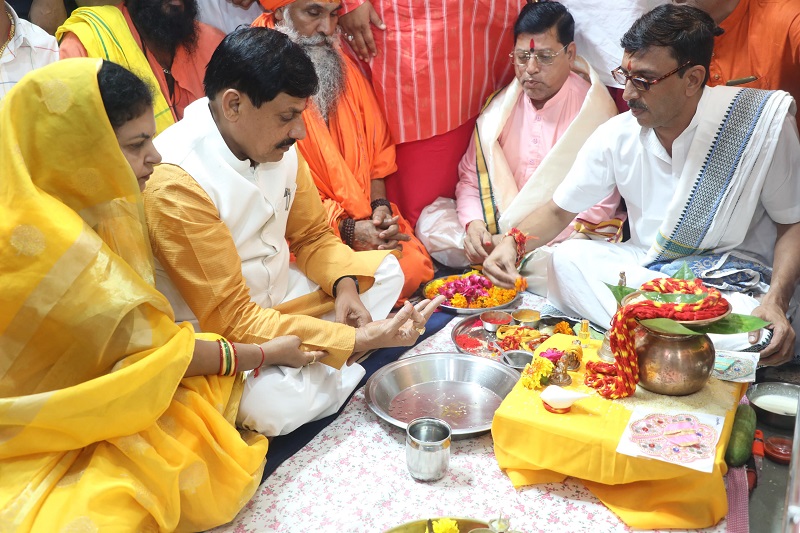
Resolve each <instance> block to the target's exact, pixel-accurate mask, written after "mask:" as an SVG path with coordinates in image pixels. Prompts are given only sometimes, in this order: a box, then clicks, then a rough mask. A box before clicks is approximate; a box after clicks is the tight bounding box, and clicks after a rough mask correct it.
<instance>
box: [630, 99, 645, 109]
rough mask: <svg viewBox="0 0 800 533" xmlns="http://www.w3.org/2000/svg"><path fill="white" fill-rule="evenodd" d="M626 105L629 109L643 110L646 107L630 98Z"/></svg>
mask: <svg viewBox="0 0 800 533" xmlns="http://www.w3.org/2000/svg"><path fill="white" fill-rule="evenodd" d="M628 107H630V108H631V109H641V110H643V111H644V110H646V109H647V106H646V105H644V104H642V103H639V101H638V100H630V101H629V102H628Z"/></svg>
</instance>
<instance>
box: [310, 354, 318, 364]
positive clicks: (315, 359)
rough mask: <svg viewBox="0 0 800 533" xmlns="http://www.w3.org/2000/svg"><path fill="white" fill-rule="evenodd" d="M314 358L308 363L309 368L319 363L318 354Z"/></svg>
mask: <svg viewBox="0 0 800 533" xmlns="http://www.w3.org/2000/svg"><path fill="white" fill-rule="evenodd" d="M312 357H313V359H311V362H310V363H308V366H311V365H313V364H314V363H316V362H317V354H314V355H313V356H312Z"/></svg>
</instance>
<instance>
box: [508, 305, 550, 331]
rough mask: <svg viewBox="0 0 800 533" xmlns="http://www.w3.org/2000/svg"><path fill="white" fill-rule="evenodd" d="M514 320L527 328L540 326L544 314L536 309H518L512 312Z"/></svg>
mask: <svg viewBox="0 0 800 533" xmlns="http://www.w3.org/2000/svg"><path fill="white" fill-rule="evenodd" d="M511 317H512V318H513V319H514V322H516V323H517V324H519V325H520V326H525V327H526V328H534V329H535V328H538V327H539V321H540V320H541V318H542V315H541V313H540V312H539V311H537V310H536V309H517V310H516V311H514V312H513V313H511Z"/></svg>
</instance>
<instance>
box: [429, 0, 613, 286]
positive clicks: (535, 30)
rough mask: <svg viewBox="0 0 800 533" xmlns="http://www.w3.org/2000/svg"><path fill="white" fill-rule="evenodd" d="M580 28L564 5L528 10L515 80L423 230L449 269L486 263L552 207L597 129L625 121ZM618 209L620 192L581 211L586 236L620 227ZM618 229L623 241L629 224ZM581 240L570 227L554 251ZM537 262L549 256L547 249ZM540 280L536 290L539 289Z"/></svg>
mask: <svg viewBox="0 0 800 533" xmlns="http://www.w3.org/2000/svg"><path fill="white" fill-rule="evenodd" d="M572 27H573V22H572V17H571V15H570V13H569V12H568V11H567V10H566V9H565V8H564V7H563V6H562V5H561V4H558V3H556V2H549V3H546V4H545V3H532V4H528V5H526V6H525V7H523V9H522V11H521V13H520V15H519V17H518V18H517V22H516V24H515V26H514V34H515V43H516V44H515V46H514V48H513V52H512V54H511V56H512V62H513V63H514V66H515V73H516V78H515V80H514V81H512V82H511V84H509V85H508V86H507V87H505V88H504V89H502V90H501V91H499V92H498V93H496V94H495V95H493V96H492V97H491V98H490V99H489V102H487V104H486V107H485V108H484V110H483V111H482V112H481V115H480V116H479V117H478V121H477V123H476V126H475V133H474V135H473V137H472V140H471V141H470V145H469V147H468V149H467V151H466V153H465V154H464V157H463V158H462V160H461V163H460V164H459V167H458V172H459V182H458V184H457V186H456V200H455V202H454V201H453V200H450V199H446V198H439V199H437V200H436V202H434V203H433V204H432V205H430V206H428V207H427V208H426V209H424V210H423V212H422V215H421V216H420V219H419V221H418V222H417V227H416V233H417V235H418V236H420V238H421V239H422V242H423V243H424V244H425V245H426V247H427V248H428V251H429V252H430V253H431V255H432V256H433V257H434V258H436V259H437V260H438V261H440V262H441V263H443V264H445V265H447V266H452V267H463V266H466V265H468V264H470V263H473V264H480V263H481V262H482V261H483V259H485V257H486V256H487V255H488V252H490V251H491V249H492V243H491V242H490V241H491V240H492V239H494V240H499V238H500V237H499V234H502V233H503V232H505V231H508V229H510V228H511V227H514V226H518V225H520V223H521V222H522V221H523V219H524V218H525V216H526V215H527V214H528V213H530V210H531V209H532V208H535V207H537V206H539V205H541V204H543V203H545V202H546V201H548V200H549V199H550V198H551V196H552V194H553V191H554V190H555V188H556V187H557V186H558V184H559V183H560V182H561V180H562V179H563V178H564V176H565V175H566V173H567V171H568V170H569V167H570V165H571V163H572V161H573V160H574V159H575V155H576V154H577V152H578V150H579V149H580V147H581V145H582V144H583V143H584V142H585V140H586V139H587V138H588V137H589V135H590V134H591V133H592V131H594V129H595V128H596V127H597V126H598V125H600V124H602V123H603V122H605V121H606V120H608V119H609V118H610V117H612V116H614V115H616V113H617V110H616V107H615V104H614V102H613V100H612V99H611V97H610V96H609V94H608V91H607V90H606V88H605V87H604V86H603V84H602V83H601V82H600V80H599V77H598V75H597V73H596V72H595V71H594V70H593V69H592V68H591V67H590V66H589V65H588V64H587V63H586V62H585V61H584V60H583V59H582V58H580V57H578V56H577V55H576V49H575V43H574V42H573V31H572ZM531 43H534V45H535V46H531ZM531 54H532V55H531ZM518 56H519V58H520V59H518ZM539 57H541V58H543V59H538V58H539ZM526 58H527V61H526V60H525V59H526ZM618 203H619V196H618V195H617V194H616V193H612V194H611V195H610V196H609V197H608V198H606V199H604V200H603V201H601V202H600V203H598V205H597V206H595V207H593V208H591V209H589V210H587V211H586V212H585V213H581V214H580V215H579V216H578V218H579V219H580V220H581V221H582V222H583V223H584V224H585V226H579V229H588V227H591V228H594V227H595V225H597V224H599V223H602V222H604V221H609V220H611V219H613V218H614V217H615V214H616V211H617V205H618ZM612 226H613V224H611V225H609V226H608V227H609V228H611V235H614V234H616V231H615V230H616V229H618V228H619V227H620V226H621V221H616V226H615V227H612ZM574 232H575V224H571V225H570V227H569V228H567V229H565V230H564V231H563V232H562V234H560V235H559V236H558V237H556V239H554V241H553V243H557V242H561V241H563V240H566V239H567V238H569V237H570V236H571V235H572V234H573V233H574ZM584 235H585V233H584ZM484 241H485V242H484ZM537 255H538V256H541V257H542V258H545V257H546V256H547V255H549V253H548V252H546V251H545V249H540V251H539V252H538V253H537ZM538 279H541V280H543V281H544V280H545V279H546V278H545V277H544V276H538ZM531 281H532V280H529V285H528V286H529V290H531V289H532V288H534V287H536V285H537V284H536V283H532V282H531ZM543 291H544V288H543V287H541V288H540V289H539V290H538V291H537V290H534V292H539V293H542V292H543Z"/></svg>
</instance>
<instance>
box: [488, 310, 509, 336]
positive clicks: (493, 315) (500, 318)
mask: <svg viewBox="0 0 800 533" xmlns="http://www.w3.org/2000/svg"><path fill="white" fill-rule="evenodd" d="M512 320H513V318H511V315H510V314H508V313H506V312H505V311H484V312H483V313H481V322H483V329H485V330H486V331H491V332H492V333H494V332H495V331H497V329H498V328H499V327H500V326H507V325H509V324H511V321H512Z"/></svg>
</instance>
